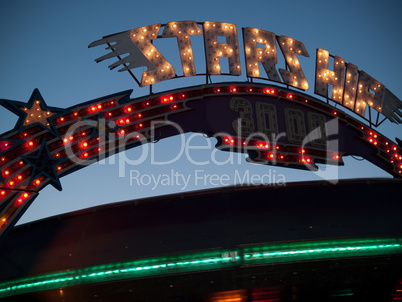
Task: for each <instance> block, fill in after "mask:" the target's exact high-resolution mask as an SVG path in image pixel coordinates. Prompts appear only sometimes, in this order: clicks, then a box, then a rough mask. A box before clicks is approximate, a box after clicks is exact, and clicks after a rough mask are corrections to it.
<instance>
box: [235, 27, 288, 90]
mask: <svg viewBox="0 0 402 302" xmlns="http://www.w3.org/2000/svg"><path fill="white" fill-rule="evenodd" d="M243 41H244V52H245V58H246V72H247V76H248V77H253V78H258V77H260V70H259V64H258V63H259V62H261V63H262V66H263V67H264V70H265V72H266V73H267V76H268V78H269V79H270V80H271V81H275V82H281V78H280V77H279V74H278V71H277V70H276V66H275V65H276V64H277V63H278V58H277V55H276V53H277V51H276V35H275V34H274V33H272V32H269V31H265V30H261V29H257V28H250V27H246V28H244V29H243ZM257 43H260V44H263V45H264V48H262V47H257Z"/></svg>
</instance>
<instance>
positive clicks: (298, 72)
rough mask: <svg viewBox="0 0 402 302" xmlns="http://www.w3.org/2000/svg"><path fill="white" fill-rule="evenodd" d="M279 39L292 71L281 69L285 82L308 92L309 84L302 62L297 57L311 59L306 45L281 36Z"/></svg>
mask: <svg viewBox="0 0 402 302" xmlns="http://www.w3.org/2000/svg"><path fill="white" fill-rule="evenodd" d="M277 39H278V43H279V46H280V48H281V50H282V53H283V56H284V57H285V60H286V63H287V65H288V66H289V69H290V71H287V70H285V69H279V72H280V74H281V76H282V79H283V82H284V83H285V84H287V85H289V86H293V87H296V88H299V89H302V90H307V89H308V82H307V79H306V77H305V76H304V72H303V70H302V68H301V67H300V62H299V60H298V59H297V57H296V54H298V55H302V56H305V57H310V55H309V54H308V52H307V50H306V48H305V47H304V44H303V43H302V42H299V41H297V40H294V39H292V38H289V37H286V36H280V37H277Z"/></svg>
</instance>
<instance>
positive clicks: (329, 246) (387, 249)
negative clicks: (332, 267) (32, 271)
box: [0, 238, 402, 297]
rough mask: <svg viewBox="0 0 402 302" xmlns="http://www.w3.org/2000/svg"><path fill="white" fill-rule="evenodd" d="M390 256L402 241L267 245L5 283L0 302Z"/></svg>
mask: <svg viewBox="0 0 402 302" xmlns="http://www.w3.org/2000/svg"><path fill="white" fill-rule="evenodd" d="M387 254H402V240H401V239H396V238H387V239H384V238H371V239H341V240H321V241H309V242H291V243H274V244H265V245H259V246H251V247H250V246H249V247H241V248H237V249H233V250H213V251H206V252H194V253H186V254H179V255H173V256H166V257H159V258H148V259H140V260H133V261H126V262H119V263H110V264H104V265H97V266H91V267H87V268H82V269H77V270H71V271H64V272H57V273H50V274H43V275H39V276H32V277H27V278H21V279H16V280H11V281H6V282H3V283H0V297H7V296H13V295H19V294H24V293H30V292H36V291H43V290H50V289H56V288H61V287H63V288H65V287H69V286H74V285H79V284H89V283H99V282H105V281H113V280H122V279H132V278H140V277H144V276H158V275H163V274H173V273H181V272H191V271H203V270H210V269H219V268H225V267H231V266H238V267H240V266H242V265H247V266H249V265H255V264H263V263H275V262H288V261H303V260H312V259H325V258H342V257H359V256H372V255H387Z"/></svg>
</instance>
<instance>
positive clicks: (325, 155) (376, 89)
mask: <svg viewBox="0 0 402 302" xmlns="http://www.w3.org/2000/svg"><path fill="white" fill-rule="evenodd" d="M192 35H203V37H204V46H205V47H204V48H205V57H206V60H205V62H206V76H207V78H208V77H209V76H211V75H219V74H224V72H223V71H222V68H221V65H220V58H222V57H226V58H228V69H229V73H228V74H230V75H241V72H242V70H241V66H240V58H239V56H240V55H239V52H240V51H239V46H238V36H237V28H236V26H235V25H233V24H230V23H219V22H204V23H196V22H194V21H184V22H170V23H168V24H165V25H161V24H154V25H151V26H146V27H141V28H137V29H133V30H130V31H126V32H123V33H119V34H114V35H110V36H107V37H104V38H102V39H101V40H99V41H96V42H93V43H91V44H90V47H92V46H97V45H101V44H107V45H108V47H107V49H109V50H110V51H111V52H110V53H108V54H106V55H104V56H103V57H100V58H98V59H97V60H96V61H98V62H100V61H103V60H105V59H109V58H113V57H117V58H118V61H117V62H115V63H113V64H112V65H110V66H109V67H110V68H111V69H113V68H115V67H117V66H120V65H123V68H122V69H120V70H121V71H122V70H127V71H130V70H131V69H133V68H137V67H146V68H147V70H146V71H144V72H143V73H142V78H141V81H138V80H137V79H136V77H135V76H134V74H132V73H131V74H132V75H133V77H134V78H135V79H136V81H137V82H138V84H139V85H140V86H150V87H152V85H153V84H156V83H158V82H161V81H163V80H167V79H172V78H176V77H181V76H178V75H177V72H176V71H175V69H174V67H173V65H172V64H171V63H169V62H168V61H167V59H166V58H165V57H164V56H163V54H162V52H160V51H159V50H158V48H157V47H156V46H155V45H154V44H153V43H152V41H153V40H156V39H163V38H176V39H177V42H178V49H179V52H180V61H181V65H182V77H189V76H195V75H199V74H198V73H197V72H196V69H195V62H194V61H195V59H194V56H193V55H192V53H193V49H192V46H191V39H190V37H191V36H192ZM222 36H223V37H225V38H226V39H225V42H222V39H221V38H220V37H222ZM277 45H279V47H278V46H277ZM243 46H244V52H245V62H246V74H247V77H248V79H249V81H248V82H246V83H245V82H243V83H236V82H234V83H221V84H211V83H208V82H207V83H206V84H205V85H199V86H193V87H186V88H179V89H174V90H171V91H167V92H162V93H158V94H149V95H148V96H144V97H137V98H133V99H131V98H130V94H131V93H132V90H128V91H124V92H121V93H117V94H113V95H109V96H105V97H101V98H98V99H95V100H92V101H88V102H85V103H81V104H78V105H75V106H72V107H69V108H65V109H64V108H56V107H51V106H48V105H47V103H46V102H45V100H44V99H43V97H42V96H41V94H40V92H39V90H37V89H35V90H34V92H33V94H32V96H31V97H30V98H29V100H28V102H26V103H25V102H20V101H13V100H5V99H2V100H0V104H1V105H2V106H3V107H5V108H6V109H8V110H10V111H11V112H13V113H14V114H16V115H17V116H18V117H19V119H18V121H17V124H16V125H15V127H14V128H13V129H11V130H10V131H8V132H6V133H4V134H2V135H1V136H0V169H1V173H0V235H4V234H5V233H6V232H7V231H9V230H10V229H11V228H12V227H13V226H14V225H15V223H16V222H17V221H18V219H19V217H21V215H22V214H23V213H24V211H25V210H26V209H27V208H28V206H29V205H30V204H31V203H32V202H33V200H34V199H35V198H36V197H37V196H38V194H39V191H40V190H41V189H43V188H44V187H46V186H47V185H49V184H50V185H52V186H54V187H55V188H56V189H58V190H61V189H62V186H61V182H60V178H61V177H63V176H65V175H68V174H70V173H73V172H75V171H77V170H78V169H81V168H84V167H86V166H88V165H90V164H92V163H94V162H97V161H99V160H101V159H104V158H106V157H107V156H110V155H113V154H116V153H118V152H122V151H124V150H127V149H130V148H133V147H136V146H139V145H142V144H144V143H148V142H154V141H157V140H159V139H163V138H165V137H170V136H174V135H177V134H180V133H186V132H198V133H204V134H206V135H207V136H209V137H215V138H216V139H217V141H218V143H217V145H216V147H217V148H218V149H220V150H224V151H233V152H242V153H246V154H248V156H249V158H248V160H249V161H252V162H255V163H261V164H267V165H277V166H282V167H289V168H299V169H306V170H311V171H317V169H318V166H317V163H323V164H327V165H343V160H342V157H343V156H345V155H358V156H362V157H363V158H365V159H367V160H368V161H370V162H371V163H373V164H375V165H377V166H378V167H380V168H381V169H383V170H385V171H387V172H388V173H389V174H391V175H392V176H394V177H402V150H401V146H399V145H398V144H396V143H394V142H393V141H391V140H389V139H388V138H386V137H384V136H383V135H382V134H381V133H379V132H378V131H375V130H374V129H373V126H376V125H378V124H380V123H381V122H382V121H380V120H379V115H380V114H382V115H383V116H384V119H389V120H390V121H392V122H394V123H397V124H399V123H401V119H400V117H402V115H401V109H402V103H401V101H400V100H399V99H398V98H397V97H395V96H394V95H393V94H392V93H391V92H390V91H389V90H388V89H387V88H385V86H384V85H383V84H381V83H379V82H377V81H376V80H374V79H373V78H372V77H371V76H369V75H368V74H367V73H365V72H363V71H359V70H358V68H357V67H356V66H354V65H353V64H350V63H346V62H345V60H343V59H342V58H339V57H336V56H335V57H333V62H334V64H333V65H334V66H329V63H328V62H329V58H330V57H331V55H330V54H329V53H328V51H326V50H323V49H318V50H317V57H316V79H315V89H314V91H315V93H316V94H318V95H321V96H324V97H325V98H327V99H330V100H332V101H334V102H336V103H337V104H341V105H343V107H345V108H347V109H350V110H352V111H353V112H354V113H356V114H357V118H355V117H353V116H351V115H349V114H346V113H345V112H344V111H341V110H339V109H337V108H335V107H334V106H332V105H330V104H329V102H323V101H321V100H318V99H316V98H314V97H312V96H309V95H307V94H305V93H303V92H300V91H295V90H292V89H289V87H286V86H291V87H295V88H298V89H301V90H305V89H307V88H308V86H309V83H308V82H307V80H306V77H305V76H304V73H303V69H302V66H300V62H299V61H298V59H297V56H299V55H302V56H308V53H307V51H306V49H305V47H304V45H303V43H301V42H299V41H296V40H294V39H291V38H288V37H284V36H279V37H278V36H276V35H275V34H273V33H270V32H267V31H264V30H260V29H254V28H244V29H243ZM279 51H280V52H282V54H283V55H284V57H285V61H286V67H285V69H281V68H279V69H278V68H277V66H276V65H277V53H278V52H279ZM123 55H125V57H122V56H123ZM261 66H262V69H263V70H261V68H260V67H261ZM331 67H333V70H331V69H330V68H331ZM263 72H265V74H266V79H268V80H270V81H274V82H277V83H280V84H282V86H278V85H272V84H262V83H253V82H252V79H253V78H259V79H261V78H264V77H263ZM283 84H284V85H283ZM367 108H369V110H367ZM371 110H374V111H376V112H377V118H376V120H375V121H374V120H373V119H372V117H373V116H372V115H371V114H369V115H368V116H369V118H367V112H369V113H370V112H371ZM364 119H366V121H364ZM178 128H180V131H178Z"/></svg>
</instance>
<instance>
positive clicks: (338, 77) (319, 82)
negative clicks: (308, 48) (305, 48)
mask: <svg viewBox="0 0 402 302" xmlns="http://www.w3.org/2000/svg"><path fill="white" fill-rule="evenodd" d="M328 63H329V52H328V51H326V50H324V49H321V48H318V49H317V56H316V77H315V88H314V92H315V93H316V94H318V95H321V96H323V97H325V98H329V99H331V100H333V101H334V102H337V103H340V104H342V99H343V83H344V78H345V60H344V59H342V58H340V57H338V56H335V58H334V71H332V70H329V69H328ZM328 85H332V92H331V97H328Z"/></svg>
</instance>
